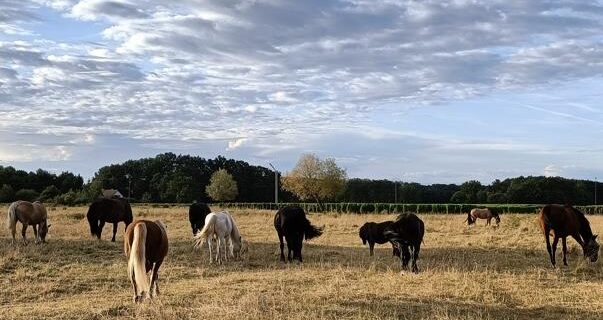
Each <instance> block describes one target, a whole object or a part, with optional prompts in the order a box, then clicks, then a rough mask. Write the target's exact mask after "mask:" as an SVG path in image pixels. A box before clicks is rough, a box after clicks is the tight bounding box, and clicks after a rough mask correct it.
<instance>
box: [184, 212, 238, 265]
mask: <svg viewBox="0 0 603 320" xmlns="http://www.w3.org/2000/svg"><path fill="white" fill-rule="evenodd" d="M214 237H215V238H216V246H217V248H216V255H215V260H216V262H217V263H222V255H224V261H228V256H230V257H231V258H238V257H240V255H241V253H243V251H244V250H243V245H242V244H243V239H242V237H241V233H240V232H239V228H237V225H236V223H235V221H234V219H233V218H232V216H231V215H230V213H228V211H221V212H211V213H210V214H208V215H207V216H206V217H205V225H204V226H203V229H201V231H199V232H198V233H197V234H196V235H195V248H199V247H201V246H202V245H203V243H204V242H206V241H207V246H208V247H209V262H210V263H211V262H212V239H213V238H214ZM222 246H223V247H224V250H222ZM227 247H228V250H227Z"/></svg>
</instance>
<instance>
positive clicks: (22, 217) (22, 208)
mask: <svg viewBox="0 0 603 320" xmlns="http://www.w3.org/2000/svg"><path fill="white" fill-rule="evenodd" d="M17 221H19V222H21V225H23V227H22V228H21V236H22V237H23V243H24V244H27V238H26V237H25V232H26V231H27V227H28V226H32V228H33V232H34V236H35V238H36V240H35V241H36V243H40V242H46V234H47V233H48V228H49V227H50V224H48V215H47V213H46V208H45V207H44V205H43V204H42V203H41V202H39V201H36V202H33V203H31V202H29V201H15V202H13V203H11V205H10V206H9V207H8V214H7V217H6V225H7V227H8V228H9V229H10V231H11V234H12V236H13V239H12V243H15V233H16V232H17Z"/></svg>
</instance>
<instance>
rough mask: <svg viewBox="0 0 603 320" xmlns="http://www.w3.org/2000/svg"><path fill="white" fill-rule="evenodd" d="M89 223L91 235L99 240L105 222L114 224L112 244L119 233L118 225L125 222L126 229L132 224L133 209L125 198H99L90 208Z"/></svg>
mask: <svg viewBox="0 0 603 320" xmlns="http://www.w3.org/2000/svg"><path fill="white" fill-rule="evenodd" d="M86 217H87V218H88V223H89V224H90V233H92V235H93V236H96V237H97V238H99V239H100V238H101V233H102V232H103V227H104V226H105V222H109V223H113V237H112V238H111V241H112V242H115V234H116V233H117V223H118V222H120V221H123V222H124V223H125V224H126V228H127V227H128V225H129V224H130V223H132V220H133V217H132V207H130V203H129V202H128V200H126V199H123V198H111V199H109V198H98V199H96V200H94V202H92V204H91V205H90V208H88V214H87V215H86Z"/></svg>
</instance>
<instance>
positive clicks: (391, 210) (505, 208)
mask: <svg viewBox="0 0 603 320" xmlns="http://www.w3.org/2000/svg"><path fill="white" fill-rule="evenodd" d="M218 205H219V206H220V207H222V208H233V209H254V210H277V209H279V208H281V207H284V206H289V205H296V206H300V207H302V208H303V209H304V210H305V211H306V212H337V213H353V214H362V213H388V214H395V213H401V212H406V211H411V212H416V213H446V214H460V213H467V212H469V211H471V209H473V208H486V207H487V208H490V209H491V210H494V211H497V212H499V213H501V214H505V213H537V212H538V211H539V210H540V208H542V205H537V204H508V205H507V204H401V203H323V204H322V207H321V206H320V205H319V204H318V203H279V204H275V203H273V202H263V203H243V202H231V203H219V204H218ZM576 208H578V209H579V210H582V212H584V213H586V214H603V206H601V205H599V206H576Z"/></svg>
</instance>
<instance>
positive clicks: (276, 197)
mask: <svg viewBox="0 0 603 320" xmlns="http://www.w3.org/2000/svg"><path fill="white" fill-rule="evenodd" d="M268 164H269V165H270V168H272V170H274V203H275V204H277V205H278V171H276V168H275V167H274V166H273V165H272V163H270V162H268Z"/></svg>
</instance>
